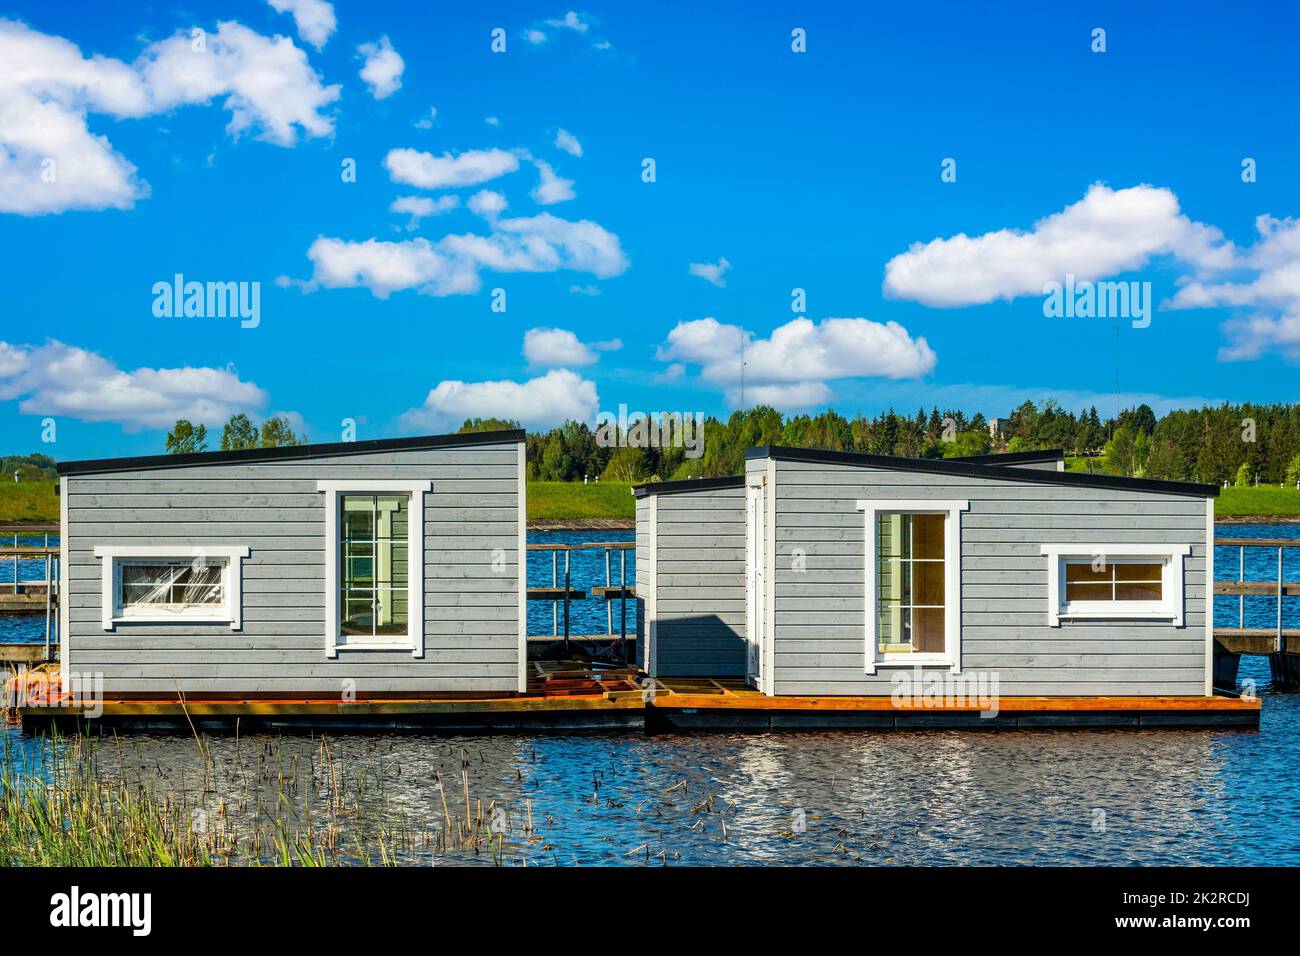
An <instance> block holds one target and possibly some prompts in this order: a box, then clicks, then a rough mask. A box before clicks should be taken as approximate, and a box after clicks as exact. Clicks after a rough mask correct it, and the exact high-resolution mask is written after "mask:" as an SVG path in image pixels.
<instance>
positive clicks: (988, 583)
mask: <svg viewBox="0 0 1300 956" xmlns="http://www.w3.org/2000/svg"><path fill="white" fill-rule="evenodd" d="M776 468H777V482H776V487H777V494H778V499H777V504H776V529H775V547H776V580H775V582H774V587H775V614H774V628H775V660H776V667H775V691H776V693H777V694H888V693H889V692H890V690H891V684H890V680H891V677H892V675H893V674H895V673H897V670H898V669H897V668H887V667H886V668H881V669H879V671H878V673H877V674H875V675H868V674H866V673H865V672H864V665H865V654H866V647H865V642H864V634H865V625H864V614H865V606H864V605H865V594H864V574H865V566H864V561H865V559H866V555H865V544H864V540H865V535H864V521H863V515H862V512H860V511H858V510H857V508H856V502H857V500H858V499H866V498H874V499H888V498H906V499H915V498H919V499H959V500H969V502H970V510H969V511H967V512H966V513H965V514H964V515H963V516H962V554H961V562H962V563H961V585H962V619H961V623H962V665H963V671H964V672H966V673H968V674H970V673H973V672H975V671H984V672H996V673H997V674H998V679H999V684H1000V692H1001V693H1002V694H1005V695H1071V694H1119V695H1125V694H1131V695H1154V694H1190V695H1200V694H1203V693H1204V690H1205V644H1204V641H1205V628H1204V623H1205V612H1206V590H1205V567H1206V563H1205V555H1206V552H1205V545H1206V542H1205V499H1204V498H1201V497H1191V496H1187V497H1183V496H1172V495H1162V494H1153V493H1149V492H1137V491H1119V490H1112V489H1092V488H1084V487H1078V486H1071V485H1059V484H1041V485H1039V484H1032V483H1028V482H1024V481H998V480H995V479H984V478H968V477H958V476H949V475H939V474H924V473H915V472H903V471H889V470H882V469H874V468H863V467H857V466H847V465H838V464H822V463H809V462H794V461H777V463H776ZM1045 543H1066V544H1075V543H1081V544H1094V543H1095V544H1152V545H1177V544H1188V545H1190V546H1191V549H1192V550H1191V555H1190V557H1188V558H1187V559H1186V561H1185V576H1184V596H1185V600H1186V604H1185V614H1184V626H1183V627H1174V626H1173V625H1172V624H1170V623H1168V622H1160V621H1140V620H1134V621H1086V622H1084V621H1080V622H1062V624H1061V626H1060V627H1050V626H1048V624H1047V580H1048V577H1047V576H1048V573H1049V570H1048V569H1049V561H1048V558H1046V557H1045V556H1043V555H1042V554H1041V553H1040V549H1041V546H1042V545H1043V544H1045ZM796 548H799V549H802V550H803V552H804V555H805V558H804V561H805V562H806V569H805V570H802V571H800V570H797V569H796V564H795V561H794V558H795V554H794V552H795V549H796Z"/></svg>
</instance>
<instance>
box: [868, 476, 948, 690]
mask: <svg viewBox="0 0 1300 956" xmlns="http://www.w3.org/2000/svg"><path fill="white" fill-rule="evenodd" d="M856 506H857V509H858V510H859V511H861V512H863V519H864V521H865V525H864V528H863V531H864V542H863V543H864V546H865V550H866V553H865V554H864V555H863V562H862V563H863V568H864V569H865V572H866V573H865V574H864V575H863V577H864V578H865V581H864V588H865V591H864V598H865V601H864V605H865V611H864V613H863V617H864V625H865V630H866V643H865V648H864V651H865V653H864V658H865V660H864V670H865V672H866V673H867V674H874V673H876V669H877V668H880V667H916V666H917V665H920V666H922V667H925V666H935V667H948V668H949V669H950V670H951V671H952V673H954V674H960V673H961V627H962V626H961V516H962V514H963V513H965V512H967V511H969V510H970V502H969V501H967V500H964V499H955V498H950V499H937V498H890V499H882V498H868V499H861V500H859V501H857V502H856ZM900 512H904V513H907V514H942V515H945V516H946V517H947V519H948V520H947V521H945V522H944V528H943V551H944V554H943V557H944V567H943V589H944V597H943V603H944V615H943V629H944V634H943V643H944V652H943V653H942V654H895V655H892V656H891V658H890V659H889V660H884V659H883V658H881V657H880V652H879V649H878V647H877V643H876V551H877V544H878V542H877V540H876V538H877V532H878V527H879V525H878V522H877V521H876V516H877V515H878V514H881V513H884V514H897V513H900Z"/></svg>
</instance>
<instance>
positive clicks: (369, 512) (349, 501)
mask: <svg viewBox="0 0 1300 956" xmlns="http://www.w3.org/2000/svg"><path fill="white" fill-rule="evenodd" d="M374 518H375V505H374V498H372V497H370V496H369V495H365V496H361V495H344V496H343V535H342V537H343V540H344V541H370V540H372V539H373V538H374V536H375V520H374Z"/></svg>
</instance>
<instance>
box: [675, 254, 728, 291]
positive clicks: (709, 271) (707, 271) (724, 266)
mask: <svg viewBox="0 0 1300 956" xmlns="http://www.w3.org/2000/svg"><path fill="white" fill-rule="evenodd" d="M730 268H731V263H730V262H728V261H727V260H726V258H725V257H723V258H721V259H719V260H718V261H717V262H692V263H691V264H690V265H689V266H688V267H687V269H686V271H687V272H689V273H690V274H691V275H693V276H698V277H699V278H701V279H703V280H704V281H705V282H709V283H712V284H713V285H716V286H717V287H718V288H719V289H721V288H722V287H723V286H725V285H726V284H727V280H726V279H724V278H723V276H724V275H726V274H727V270H728V269H730Z"/></svg>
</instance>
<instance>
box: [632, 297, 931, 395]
mask: <svg viewBox="0 0 1300 956" xmlns="http://www.w3.org/2000/svg"><path fill="white" fill-rule="evenodd" d="M742 344H743V345H744V352H745V355H744V361H745V386H746V387H745V402H746V404H752V403H753V402H755V401H760V400H762V401H767V400H768V399H770V400H771V404H774V405H776V406H777V407H781V408H805V407H809V406H813V405H819V404H823V403H825V402H826V401H828V400H829V399H830V397H831V392H830V389H829V387H828V386H827V385H826V384H825V383H826V382H827V381H828V380H833V379H844V378H863V377H870V378H888V379H906V378H917V377H920V376H922V375H925V374H927V373H928V372H929V371H930V370H931V369H933V368H934V365H935V361H936V358H935V354H934V352H933V351H932V350H931V349H930V346H929V343H927V342H926V340H925V339H924V338H915V339H914V338H912V336H911V335H909V334H908V332H907V330H906V329H905V328H903V327H902V326H901V325H899V324H898V323H897V322H887V323H880V322H871V321H868V320H867V319H862V318H853V319H823V320H822V321H821V322H820V323H816V324H814V323H813V322H812V321H811V320H809V319H806V318H798V319H793V320H791V321H790V322H787V323H786V324H785V325H782V326H779V327H778V328H776V329H775V330H773V332H772V335H771V337H770V338H767V339H757V338H755V337H754V334H753V333H752V332H749V331H747V330H745V329H742V328H741V327H740V326H736V325H727V324H723V323H721V322H718V321H717V320H716V319H714V318H705V319H697V320H695V321H691V322H679V323H678V324H677V326H676V327H675V328H674V329H673V330H672V331H671V332H669V333H668V338H667V341H666V342H665V343H664V345H662V346H660V348H659V349H658V351H657V357H658V358H659V359H660V360H661V361H665V362H674V363H684V364H690V365H698V366H700V380H701V381H702V382H704V383H706V384H709V385H714V386H717V387H720V388H722V389H723V391H724V394H725V395H726V397H727V400H728V401H729V402H731V403H732V404H733V405H737V404H739V399H740V388H739V385H740V378H741V364H740V363H741V355H740V353H741V346H742ZM760 395H761V396H766V398H763V399H759V398H758V397H757V396H760Z"/></svg>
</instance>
